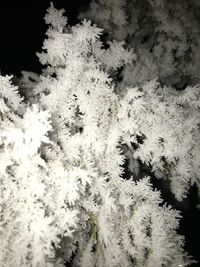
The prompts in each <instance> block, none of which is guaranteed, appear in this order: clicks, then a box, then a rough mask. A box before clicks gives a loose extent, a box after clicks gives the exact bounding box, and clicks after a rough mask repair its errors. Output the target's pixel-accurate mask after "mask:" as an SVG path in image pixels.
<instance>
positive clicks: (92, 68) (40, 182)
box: [0, 5, 199, 267]
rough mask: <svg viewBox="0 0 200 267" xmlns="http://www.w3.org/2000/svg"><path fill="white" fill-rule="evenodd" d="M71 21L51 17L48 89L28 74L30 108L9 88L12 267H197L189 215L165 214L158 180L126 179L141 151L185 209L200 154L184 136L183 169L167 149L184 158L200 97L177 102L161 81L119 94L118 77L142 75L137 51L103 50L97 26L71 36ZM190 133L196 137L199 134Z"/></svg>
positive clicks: (6, 134) (4, 83)
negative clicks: (128, 164)
mask: <svg viewBox="0 0 200 267" xmlns="http://www.w3.org/2000/svg"><path fill="white" fill-rule="evenodd" d="M63 13H64V10H57V9H55V8H54V7H53V5H51V7H50V8H49V9H48V10H47V14H46V16H45V21H46V23H47V24H49V29H48V31H47V39H45V41H44V45H43V52H42V53H39V54H38V56H39V59H40V62H41V63H42V64H44V69H43V72H42V74H41V75H40V77H38V76H37V75H34V74H32V73H26V72H24V79H23V80H22V82H21V85H23V86H25V85H26V84H27V91H26V89H25V88H23V89H24V90H23V93H24V96H25V99H23V98H22V97H20V95H19V93H18V91H17V88H16V87H14V86H13V85H12V84H11V82H10V80H9V77H2V76H1V77H0V96H1V107H2V108H1V110H0V115H1V117H0V119H1V120H0V128H1V131H0V156H1V168H0V172H1V176H0V182H1V192H0V193H1V195H0V201H1V210H0V238H1V252H0V263H1V266H2V267H14V266H16V267H27V266H28V267H45V266H48V267H50V266H52V267H53V266H54V267H58V266H60V267H61V266H64V265H65V262H66V261H68V262H70V263H71V265H72V266H75V267H78V266H80V267H90V266H91V267H94V266H100V267H114V266H127V267H128V266H135V267H143V266H146V267H153V266H154V267H155V266H156V267H163V266H166V267H169V266H171V267H177V266H181V265H184V266H187V265H189V264H190V263H191V260H190V258H189V257H188V256H187V253H186V252H185V251H184V249H183V245H184V238H183V237H182V236H180V235H179V234H178V233H177V229H178V226H179V219H180V217H181V216H180V214H179V212H178V211H176V210H173V209H172V208H171V207H170V206H167V205H165V204H163V202H162V198H161V195H160V192H159V191H156V190H154V189H153V188H152V186H151V183H150V178H148V177H144V178H143V179H141V180H139V181H137V182H136V181H134V177H131V178H130V179H124V177H122V176H123V172H124V168H123V164H124V161H125V154H126V152H125V150H124V147H128V146H132V144H135V145H138V147H137V148H136V149H135V150H132V151H133V156H134V157H135V158H140V159H142V160H143V161H145V162H148V163H149V164H152V166H153V167H154V170H155V172H156V171H157V172H161V173H162V175H163V176H164V175H165V174H166V169H169V170H170V171H169V173H167V174H168V176H169V177H168V178H169V179H171V180H172V181H177V183H174V184H173V186H174V188H175V190H174V193H175V194H176V195H177V196H178V197H180V198H181V197H183V196H184V195H185V193H186V191H187V189H188V184H189V183H190V182H191V181H192V182H197V179H196V180H195V178H194V177H193V175H192V174H191V173H190V172H191V169H188V172H189V174H188V176H187V177H183V179H182V176H181V175H182V173H180V172H179V169H178V170H177V169H176V168H175V167H174V165H176V164H179V161H180V162H182V164H183V163H187V156H188V155H190V157H191V162H190V163H193V161H195V160H196V158H195V157H196V154H195V153H196V152H195V151H196V150H195V149H197V148H194V147H193V146H191V144H190V143H187V140H185V139H184V138H185V137H184V133H183V140H184V142H183V148H182V150H183V151H184V153H185V154H184V156H183V157H181V156H182V154H181V155H180V154H178V153H176V150H175V151H171V149H168V147H167V146H168V145H170V146H171V147H173V146H174V144H175V145H178V146H180V147H181V145H182V140H179V138H181V137H182V136H180V135H179V131H178V129H177V130H176V129H171V127H173V126H174V125H176V124H177V123H179V121H180V120H182V118H183V117H184V118H186V120H185V121H183V122H182V123H183V126H184V127H188V124H189V123H188V122H189V118H188V116H189V114H188V113H189V111H192V112H193V114H194V115H195V116H198V115H197V114H198V107H199V106H198V105H199V102H198V101H199V98H198V94H199V93H198V92H199V89H198V87H195V88H193V91H192V92H193V94H192V95H191V94H190V93H189V94H187V92H186V93H184V94H183V95H178V94H177V96H175V98H174V99H175V100H174V102H172V101H170V99H168V98H167V95H163V96H162V92H163V90H161V88H160V85H159V84H158V83H157V82H156V81H152V82H150V83H147V84H146V85H145V86H143V87H142V88H137V87H135V88H125V89H124V90H123V93H121V94H118V93H117V92H118V90H116V87H115V83H114V81H113V80H112V78H111V75H112V74H113V73H114V72H115V71H116V70H118V69H119V68H121V67H122V66H124V65H128V64H131V62H132V60H134V59H135V58H136V57H135V54H134V53H133V51H132V50H126V49H125V48H124V47H123V42H117V41H115V42H110V43H109V48H108V49H105V48H103V45H102V43H101V41H100V36H101V34H102V29H100V28H98V27H97V26H96V25H93V24H92V22H91V21H88V20H83V21H82V23H81V24H78V25H76V26H73V27H69V26H68V25H67V18H66V17H64V16H63ZM30 77H32V79H30ZM29 81H31V83H29ZM166 94H169V95H170V89H169V88H168V89H166ZM153 99H154V100H155V102H153ZM189 99H190V100H191V101H192V102H193V104H194V107H193V106H190V103H189V104H188V100H189ZM169 105H171V106H172V107H173V110H172V111H171V112H172V113H171V114H169V112H170V107H169ZM176 110H177V112H176ZM195 118H196V117H195ZM163 119H164V120H165V126H163V128H161V129H162V131H161V132H159V131H158V129H159V126H160V125H161V121H162V120H163ZM170 123H171V124H170ZM184 123H185V124H184ZM181 125H182V124H181ZM189 126H190V125H189ZM148 129H149V131H148ZM189 129H191V128H188V131H189ZM169 130H171V131H172V132H170V134H169V135H168V136H166V132H165V131H169ZM191 131H192V132H193V134H194V135H195V136H196V137H197V136H198V125H197V124H194V128H193V129H191ZM186 134H187V131H186ZM140 136H142V137H143V138H144V142H143V144H139V142H138V137H140ZM145 138H146V139H145ZM148 144H150V146H149V145H148ZM151 144H152V145H151ZM185 144H186V145H187V146H189V147H187V148H185V147H184V146H185ZM162 146H163V149H161V147H162ZM191 151H192V153H193V154H192V156H191ZM170 152H171V154H170ZM174 153H175V154H174ZM161 156H162V157H163V158H164V159H165V162H166V163H165V164H166V165H164V164H163V162H162V160H163V158H161ZM179 157H180V159H179ZM173 164H174V165H173ZM172 165H173V166H172ZM171 166H172V167H171ZM177 166H179V165H177ZM181 166H182V165H181ZM181 166H179V167H181ZM195 168H196V171H197V170H198V164H197V163H196V165H195ZM172 172H173V173H176V172H177V173H178V174H177V177H174V176H173V173H172ZM179 176H180V177H179ZM172 177H173V178H172ZM175 178H176V179H175ZM173 179H174V180H173ZM182 180H183V187H181V189H182V190H181V191H180V192H179V191H178V189H177V188H178V187H179V184H181V185H182Z"/></svg>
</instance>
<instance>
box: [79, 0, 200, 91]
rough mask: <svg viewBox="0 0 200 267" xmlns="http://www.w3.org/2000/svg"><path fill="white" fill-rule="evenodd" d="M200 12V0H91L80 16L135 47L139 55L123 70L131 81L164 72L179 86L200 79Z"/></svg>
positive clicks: (161, 77)
mask: <svg viewBox="0 0 200 267" xmlns="http://www.w3.org/2000/svg"><path fill="white" fill-rule="evenodd" d="M199 12H200V2H199V1H198V0H184V1H182V0H176V1H173V0H139V1H138V0H131V1H130V0H92V1H91V2H90V5H89V7H88V8H87V11H85V12H82V14H80V17H81V18H82V17H85V16H86V17H87V18H91V19H92V20H93V21H94V22H96V23H98V25H100V26H101V27H103V28H104V29H105V31H106V33H107V34H108V37H109V38H114V39H117V40H126V42H127V44H128V45H130V46H131V47H134V49H135V51H136V53H137V60H136V62H135V63H134V65H132V66H131V67H130V66H128V67H126V68H125V69H124V71H123V78H124V82H125V83H126V84H129V85H133V84H134V85H138V84H142V83H143V82H146V81H150V80H152V79H155V78H159V80H160V82H162V83H164V84H165V85H173V86H175V87H176V88H178V89H179V88H184V87H185V85H186V84H188V82H189V83H190V84H196V83H199V81H200V80H199V71H200V63H199V62H200V39H199V34H200V21H199Z"/></svg>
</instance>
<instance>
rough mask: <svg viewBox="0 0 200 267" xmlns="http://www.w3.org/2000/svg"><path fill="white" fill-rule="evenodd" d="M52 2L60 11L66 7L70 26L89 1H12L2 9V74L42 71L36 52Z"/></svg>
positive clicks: (39, 48)
mask: <svg viewBox="0 0 200 267" xmlns="http://www.w3.org/2000/svg"><path fill="white" fill-rule="evenodd" d="M50 2H53V3H54V6H55V7H56V8H58V9H60V8H64V9H65V10H66V16H67V17H68V21H69V24H71V25H73V24H75V23H76V22H77V19H76V17H77V14H78V12H79V10H80V8H81V7H82V6H83V5H84V4H85V3H87V2H89V0H73V1H71V0H70V1H69V0H55V1H51V0H38V1H37V0H35V1H32V2H31V1H26V2H25V3H23V2H22V1H21V2H20V1H13V3H11V1H9V3H7V4H5V3H4V4H3V5H2V4H1V6H0V33H1V37H0V71H1V74H3V75H5V74H14V75H15V74H17V75H19V74H20V72H21V71H22V70H30V71H35V72H40V69H41V65H40V63H39V61H38V58H37V56H36V52H40V51H41V47H42V43H43V40H44V38H45V32H46V30H47V26H46V25H45V22H44V15H45V13H46V9H47V8H48V7H49V6H50Z"/></svg>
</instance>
